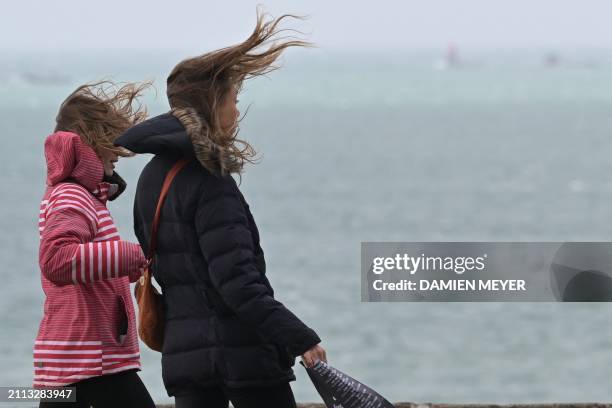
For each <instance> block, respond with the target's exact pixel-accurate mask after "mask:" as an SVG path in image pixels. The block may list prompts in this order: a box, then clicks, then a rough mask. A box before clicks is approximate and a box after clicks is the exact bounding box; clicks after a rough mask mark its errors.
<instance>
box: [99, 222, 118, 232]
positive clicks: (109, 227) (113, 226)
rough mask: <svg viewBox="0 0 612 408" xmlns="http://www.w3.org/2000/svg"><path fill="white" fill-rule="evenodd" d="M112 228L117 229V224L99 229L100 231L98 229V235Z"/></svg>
mask: <svg viewBox="0 0 612 408" xmlns="http://www.w3.org/2000/svg"><path fill="white" fill-rule="evenodd" d="M111 228H115V224H110V225H105V226H104V227H102V228H99V229H98V233H100V232H102V231H106V230H109V229H111Z"/></svg>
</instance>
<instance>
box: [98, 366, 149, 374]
mask: <svg viewBox="0 0 612 408" xmlns="http://www.w3.org/2000/svg"><path fill="white" fill-rule="evenodd" d="M130 368H140V364H130V365H126V366H123V367H117V368H111V369H110V370H105V369H102V374H112V373H116V372H119V371H123V370H129V369H130Z"/></svg>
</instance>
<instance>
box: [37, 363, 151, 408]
mask: <svg viewBox="0 0 612 408" xmlns="http://www.w3.org/2000/svg"><path fill="white" fill-rule="evenodd" d="M70 386H71V387H76V397H77V401H76V402H42V401H41V402H40V405H39V407H40V408H43V407H44V408H64V407H65V408H89V407H90V406H91V407H94V408H107V407H109V408H115V407H130V408H155V403H154V402H153V399H152V398H151V396H150V395H149V392H148V391H147V389H146V388H145V386H144V384H143V383H142V381H141V380H140V377H138V374H137V373H136V370H128V371H122V372H120V373H117V374H111V375H103V376H100V377H93V378H88V379H86V380H82V381H79V382H77V383H74V384H71V385H70Z"/></svg>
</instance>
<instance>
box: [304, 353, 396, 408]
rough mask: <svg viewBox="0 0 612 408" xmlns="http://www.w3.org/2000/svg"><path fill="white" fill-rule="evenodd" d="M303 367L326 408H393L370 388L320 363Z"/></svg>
mask: <svg viewBox="0 0 612 408" xmlns="http://www.w3.org/2000/svg"><path fill="white" fill-rule="evenodd" d="M300 364H302V366H304V368H305V369H306V372H307V373H308V376H309V377H310V379H311V381H312V383H313V384H314V386H315V388H316V389H317V392H318V393H319V395H321V398H322V399H323V402H324V403H325V405H326V406H327V408H393V404H391V403H390V402H389V401H387V400H386V399H385V398H383V396H382V395H380V394H379V393H377V392H376V391H374V390H373V389H371V388H370V387H368V386H366V385H364V384H362V383H360V382H359V381H357V380H355V379H354V378H352V377H350V376H348V375H346V374H345V373H343V372H342V371H340V370H338V369H337V368H334V367H332V366H330V365H329V364H327V363H324V362H322V361H317V362H316V363H315V364H314V365H313V366H312V367H310V368H308V367H306V366H305V365H304V363H303V362H301V361H300Z"/></svg>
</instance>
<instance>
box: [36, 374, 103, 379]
mask: <svg viewBox="0 0 612 408" xmlns="http://www.w3.org/2000/svg"><path fill="white" fill-rule="evenodd" d="M91 376H92V375H91V374H89V375H82V374H72V375H44V374H43V375H37V376H34V378H35V379H36V380H39V381H45V380H51V381H53V380H82V379H84V378H90V377H91Z"/></svg>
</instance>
